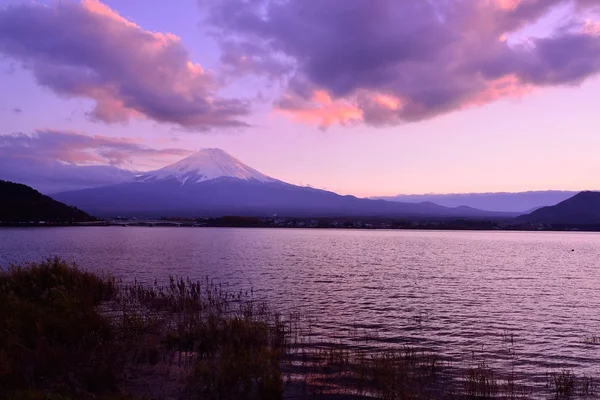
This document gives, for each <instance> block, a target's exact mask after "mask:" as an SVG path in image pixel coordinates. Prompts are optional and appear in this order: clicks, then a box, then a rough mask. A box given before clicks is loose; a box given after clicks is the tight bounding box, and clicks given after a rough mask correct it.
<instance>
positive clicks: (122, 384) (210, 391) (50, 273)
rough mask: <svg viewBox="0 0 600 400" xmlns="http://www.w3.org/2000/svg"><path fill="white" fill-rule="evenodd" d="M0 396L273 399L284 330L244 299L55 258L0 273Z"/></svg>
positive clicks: (4, 399)
mask: <svg viewBox="0 0 600 400" xmlns="http://www.w3.org/2000/svg"><path fill="white" fill-rule="evenodd" d="M0 320H1V321H2V324H3V325H2V327H1V329H0V399H1V400H13V399H14V400H16V399H19V400H20V399H25V400H27V399H31V400H71V399H78V400H79V399H88V398H89V399H99V400H129V399H134V398H136V399H141V398H150V397H152V398H166V397H169V398H181V399H228V398H232V399H233V398H241V397H243V398H256V399H278V398H281V395H282V392H283V379H282V377H281V373H280V370H279V362H280V359H281V357H282V356H283V355H284V353H285V351H286V343H287V341H286V335H287V332H286V330H285V328H284V324H283V323H282V322H281V320H280V318H279V317H278V316H276V315H273V314H271V313H269V312H268V310H267V308H266V306H264V305H262V304H256V303H255V302H254V301H253V300H252V299H251V297H249V296H247V295H245V294H243V293H237V294H230V293H228V292H226V291H224V290H222V288H221V287H220V286H217V285H212V284H210V283H209V282H208V281H207V282H206V284H202V283H200V282H191V281H189V280H175V279H173V278H172V279H171V280H170V283H169V284H168V285H167V286H165V287H162V286H158V285H157V284H155V285H154V286H144V285H139V284H133V285H128V286H125V285H120V284H118V283H117V282H116V281H115V280H114V279H113V278H112V277H110V276H103V275H101V274H94V273H90V272H86V271H82V270H80V269H78V268H77V267H76V266H74V265H71V264H68V263H66V262H64V261H63V260H60V259H58V258H53V259H49V260H47V261H44V262H41V263H37V264H28V265H23V266H11V267H9V268H8V269H7V270H5V271H0Z"/></svg>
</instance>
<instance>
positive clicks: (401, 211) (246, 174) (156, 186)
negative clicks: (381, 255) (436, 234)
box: [54, 149, 509, 218]
mask: <svg viewBox="0 0 600 400" xmlns="http://www.w3.org/2000/svg"><path fill="white" fill-rule="evenodd" d="M54 198H56V199H58V200H60V201H63V202H65V203H67V204H71V205H75V206H77V207H80V208H82V209H84V210H86V211H88V212H92V213H94V214H95V215H101V216H111V215H113V216H114V215H117V214H118V215H126V216H153V217H156V216H161V215H170V216H175V215H176V216H223V215H234V214H235V215H248V216H250V215H253V216H270V215H273V214H278V215H282V216H283V215H286V216H315V217H316V216H403V217H410V216H415V217H473V218H478V217H508V216H509V215H507V214H501V213H490V212H486V211H481V210H476V209H472V208H469V207H458V208H448V207H442V206H439V205H437V204H433V203H427V202H424V203H419V204H414V203H412V204H411V203H398V202H387V201H383V200H368V199H359V198H356V197H354V196H340V195H338V194H336V193H332V192H328V191H324V190H318V189H313V188H308V187H301V186H295V185H290V184H287V183H285V182H282V181H279V180H276V179H273V178H270V177H268V176H266V175H264V174H262V173H260V172H258V171H257V170H255V169H253V168H250V167H249V166H247V165H245V164H243V163H242V162H241V161H239V160H237V159H235V158H233V157H231V156H230V155H228V154H227V153H225V152H224V151H222V150H219V149H207V150H201V151H199V152H198V153H196V154H193V155H192V156H190V157H188V158H186V159H184V160H181V161H179V162H177V163H175V164H172V165H169V166H166V167H164V168H161V169H159V170H157V171H152V172H148V173H146V174H144V175H142V176H140V177H138V178H137V179H136V180H135V181H132V182H127V183H122V184H118V185H110V186H105V187H100V188H93V189H85V190H80V191H73V192H65V193H59V194H56V195H55V196H54Z"/></svg>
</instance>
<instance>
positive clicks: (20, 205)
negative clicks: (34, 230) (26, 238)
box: [0, 181, 94, 223]
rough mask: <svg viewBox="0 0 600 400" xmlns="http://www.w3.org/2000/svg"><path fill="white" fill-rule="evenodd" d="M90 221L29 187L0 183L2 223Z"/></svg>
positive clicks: (70, 208)
mask: <svg viewBox="0 0 600 400" xmlns="http://www.w3.org/2000/svg"><path fill="white" fill-rule="evenodd" d="M91 220H94V218H93V217H90V216H89V215H88V214H86V213H84V212H83V211H81V210H78V209H76V208H74V207H69V206H67V205H65V204H62V203H59V202H58V201H55V200H53V199H51V198H50V197H48V196H44V195H43V194H41V193H40V192H38V191H37V190H34V189H32V188H30V187H29V186H25V185H21V184H19V183H13V182H7V181H0V221H1V222H2V223H14V222H29V221H46V222H57V223H70V222H83V221H91Z"/></svg>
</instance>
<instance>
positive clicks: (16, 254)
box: [0, 227, 600, 376]
mask: <svg viewBox="0 0 600 400" xmlns="http://www.w3.org/2000/svg"><path fill="white" fill-rule="evenodd" d="M52 255H58V256H61V257H63V258H66V259H67V260H72V261H76V262H77V263H78V264H79V265H80V266H81V267H83V268H89V269H100V270H106V271H110V272H113V273H114V274H116V275H117V276H119V277H122V278H123V279H125V280H133V279H137V280H138V281H140V280H141V281H148V282H153V281H154V280H155V279H158V280H159V281H161V280H164V279H165V278H166V277H168V276H169V275H177V276H185V277H191V278H198V279H204V278H205V277H207V276H208V277H210V278H215V279H217V280H218V281H220V282H226V283H228V284H229V285H231V286H232V287H233V288H236V289H237V288H250V287H252V288H253V290H254V293H255V296H259V297H261V298H265V299H267V300H268V301H269V302H270V303H271V304H272V305H274V306H275V307H277V308H279V309H281V310H286V309H291V308H296V309H300V310H301V311H302V312H303V314H305V315H307V316H309V317H314V318H316V322H315V325H314V327H313V330H314V332H315V333H316V334H318V335H319V337H321V338H330V339H335V338H336V337H338V336H340V332H344V331H345V330H347V331H354V332H360V331H366V332H370V333H367V335H368V336H369V337H370V338H371V340H375V341H376V342H378V343H401V344H403V343H407V344H415V345H417V346H426V347H434V348H439V349H440V351H442V352H443V354H445V355H447V356H451V357H454V358H456V359H462V360H464V361H465V362H475V359H478V358H481V357H486V355H489V354H492V355H493V358H494V360H496V362H497V363H498V364H501V366H502V367H504V368H510V369H515V370H516V371H519V372H521V373H530V372H531V373H532V372H536V373H539V372H542V373H545V372H546V371H549V370H553V369H558V368H568V369H572V370H573V371H574V372H576V373H578V374H586V375H594V376H598V375H600V371H599V370H598V365H599V364H598V361H600V345H597V344H594V343H593V342H598V337H599V335H600V313H598V310H600V307H599V306H600V272H599V268H598V267H600V234H583V233H548V232H544V233H526V232H433V231H428V232H420V231H336V230H276V229H226V228H220V229H209V228H120V227H105V228H104V227H103V228H100V227H98V228H42V229H2V230H0V265H1V266H5V265H7V264H8V263H10V262H22V261H35V260H39V259H42V258H45V257H48V256H52ZM373 332H375V333H373ZM469 358H471V360H469Z"/></svg>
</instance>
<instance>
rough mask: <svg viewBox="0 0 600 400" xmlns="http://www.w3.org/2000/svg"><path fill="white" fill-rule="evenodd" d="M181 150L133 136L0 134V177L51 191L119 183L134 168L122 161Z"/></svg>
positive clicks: (160, 158) (165, 157)
mask: <svg viewBox="0 0 600 400" xmlns="http://www.w3.org/2000/svg"><path fill="white" fill-rule="evenodd" d="M190 153H191V152H190V151H188V150H183V149H153V148H150V147H147V146H144V145H142V144H140V143H139V142H137V141H136V140H135V139H125V138H113V137H108V136H103V135H93V136H88V135H84V134H81V133H77V132H62V131H55V130H39V131H37V132H35V133H32V134H24V133H16V134H10V135H0V179H3V180H9V181H13V182H19V183H24V184H26V185H30V186H32V187H34V188H36V189H37V190H39V191H41V192H43V193H56V192H60V191H66V190H78V189H84V188H88V187H97V186H103V185H110V184H115V183H120V182H124V181H127V180H131V179H133V178H134V176H135V173H134V172H132V171H129V170H126V169H123V168H122V167H123V166H132V165H139V163H140V161H141V162H144V161H145V162H147V163H148V162H150V163H152V164H157V165H164V164H167V163H168V162H169V161H171V160H170V159H171V158H183V157H184V156H187V155H189V154H190Z"/></svg>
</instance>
